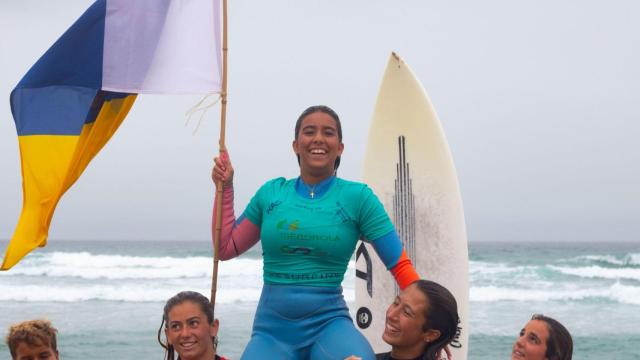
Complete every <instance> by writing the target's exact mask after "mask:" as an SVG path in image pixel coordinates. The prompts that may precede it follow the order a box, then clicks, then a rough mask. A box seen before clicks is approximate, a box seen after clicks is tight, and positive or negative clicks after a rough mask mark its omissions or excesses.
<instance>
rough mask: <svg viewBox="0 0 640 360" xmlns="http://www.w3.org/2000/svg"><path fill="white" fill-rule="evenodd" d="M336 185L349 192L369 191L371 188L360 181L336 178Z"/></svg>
mask: <svg viewBox="0 0 640 360" xmlns="http://www.w3.org/2000/svg"><path fill="white" fill-rule="evenodd" d="M336 184H337V185H338V186H340V187H341V188H344V189H347V190H349V191H362V190H363V189H368V188H369V187H368V186H367V184H365V183H362V182H358V181H352V180H346V179H343V178H339V177H336Z"/></svg>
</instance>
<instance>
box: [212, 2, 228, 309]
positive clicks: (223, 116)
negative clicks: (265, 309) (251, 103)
mask: <svg viewBox="0 0 640 360" xmlns="http://www.w3.org/2000/svg"><path fill="white" fill-rule="evenodd" d="M220 103H221V107H220V138H219V153H222V152H224V151H226V150H227V148H226V146H225V142H224V138H225V129H226V122H227V0H222V89H221V91H220ZM223 186H224V183H223V182H222V181H219V182H218V183H217V184H216V214H215V216H216V229H215V232H214V234H213V275H212V277H211V309H212V311H213V313H214V314H215V307H216V291H217V289H218V262H219V261H220V257H219V256H218V250H219V249H220V233H221V231H222V188H223Z"/></svg>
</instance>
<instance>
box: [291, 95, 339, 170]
mask: <svg viewBox="0 0 640 360" xmlns="http://www.w3.org/2000/svg"><path fill="white" fill-rule="evenodd" d="M317 112H321V113H325V114H327V115H329V116H331V118H332V119H333V120H334V121H335V122H336V129H337V130H338V141H340V142H341V143H342V124H341V123H340V118H339V117H338V114H337V113H336V112H335V111H333V109H332V108H330V107H328V106H326V105H313V106H309V107H308V108H307V109H306V110H305V111H303V112H302V114H300V116H298V120H297V121H296V127H295V132H294V134H293V139H294V140H295V139H297V138H298V134H299V133H300V127H301V126H302V120H304V118H306V117H307V116H309V115H311V114H313V113H317ZM297 157H298V165H300V155H297ZM338 166H340V156H338V157H337V158H336V162H335V163H334V164H333V169H334V170H336V171H337V170H338Z"/></svg>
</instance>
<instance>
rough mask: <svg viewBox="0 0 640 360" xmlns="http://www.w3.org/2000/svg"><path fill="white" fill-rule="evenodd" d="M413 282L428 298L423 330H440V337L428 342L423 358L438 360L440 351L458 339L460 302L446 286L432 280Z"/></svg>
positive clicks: (424, 359)
mask: <svg viewBox="0 0 640 360" xmlns="http://www.w3.org/2000/svg"><path fill="white" fill-rule="evenodd" d="M413 284H415V285H416V287H417V288H418V289H419V290H420V291H422V293H423V294H424V296H425V297H426V298H427V308H426V311H425V314H424V315H425V319H426V320H425V322H424V325H423V326H422V330H423V331H427V330H438V331H440V337H438V338H437V339H436V340H435V341H433V342H429V343H427V346H426V348H425V350H424V353H423V354H422V357H421V359H423V360H436V359H437V357H436V356H437V355H438V353H440V351H442V350H443V349H444V347H445V346H447V345H449V344H450V343H451V342H453V341H454V340H457V337H458V336H459V334H460V332H459V331H458V323H459V322H460V318H459V317H458V303H457V302H456V298H455V297H453V294H451V292H450V291H449V290H447V288H445V287H444V286H442V285H440V284H438V283H437V282H434V281H430V280H418V281H416V282H414V283H413Z"/></svg>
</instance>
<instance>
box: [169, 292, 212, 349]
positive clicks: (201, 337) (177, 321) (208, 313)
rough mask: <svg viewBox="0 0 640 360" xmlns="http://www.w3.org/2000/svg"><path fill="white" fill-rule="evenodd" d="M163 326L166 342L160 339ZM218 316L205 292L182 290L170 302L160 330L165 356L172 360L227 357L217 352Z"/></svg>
mask: <svg viewBox="0 0 640 360" xmlns="http://www.w3.org/2000/svg"><path fill="white" fill-rule="evenodd" d="M163 326H164V334H165V336H166V337H167V342H166V343H163V342H162V340H161V339H160V335H161V333H162V330H163ZM219 326H220V324H219V322H218V319H214V318H213V311H212V309H211V305H210V303H209V299H207V298H206V297H205V296H204V295H202V294H200V293H197V292H194V291H183V292H180V293H178V294H176V295H175V296H174V297H172V298H171V299H169V300H168V301H167V304H166V305H165V307H164V315H163V316H162V324H160V329H158V341H159V342H160V345H162V347H163V348H165V350H166V359H167V360H173V359H174V357H175V353H174V351H175V352H177V353H178V360H211V359H215V360H225V359H224V358H223V357H220V356H218V355H217V354H216V348H217V345H218V337H217V336H218V328H219Z"/></svg>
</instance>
